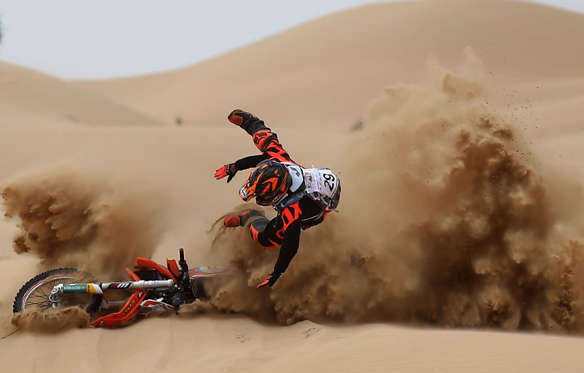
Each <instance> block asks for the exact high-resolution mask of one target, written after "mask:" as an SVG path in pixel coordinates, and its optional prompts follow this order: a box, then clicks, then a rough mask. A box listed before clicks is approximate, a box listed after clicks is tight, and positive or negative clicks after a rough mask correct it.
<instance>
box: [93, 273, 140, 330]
mask: <svg viewBox="0 0 584 373" xmlns="http://www.w3.org/2000/svg"><path fill="white" fill-rule="evenodd" d="M126 272H128V273H129V274H130V276H131V277H132V280H134V281H140V277H138V276H137V275H136V274H135V273H134V272H132V270H130V269H129V268H126ZM146 294H147V293H146V292H145V291H142V290H138V291H136V292H135V293H134V294H132V295H131V296H130V298H128V300H127V301H126V303H125V304H124V306H123V307H122V308H121V309H120V310H119V311H118V312H114V313H110V314H109V315H105V316H102V317H100V318H98V319H96V320H94V321H93V322H92V323H91V326H94V327H116V326H122V325H124V324H125V323H127V322H128V321H131V320H132V319H134V317H136V315H137V314H138V312H139V311H140V303H142V301H143V300H144V298H146Z"/></svg>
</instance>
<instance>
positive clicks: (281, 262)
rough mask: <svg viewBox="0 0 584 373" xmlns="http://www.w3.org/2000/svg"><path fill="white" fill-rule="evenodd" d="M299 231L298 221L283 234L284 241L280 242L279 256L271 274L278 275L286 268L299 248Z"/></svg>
mask: <svg viewBox="0 0 584 373" xmlns="http://www.w3.org/2000/svg"><path fill="white" fill-rule="evenodd" d="M300 231H301V230H300V221H299V220H296V221H295V222H293V223H291V224H290V226H289V227H288V229H286V231H285V232H284V240H283V241H282V247H280V255H279V256H278V260H277V261H276V265H275V266H274V272H273V274H278V275H280V274H282V273H284V272H285V271H286V269H287V268H288V265H289V264H290V262H291V261H292V258H294V256H295V255H296V253H297V252H298V247H299V246H300Z"/></svg>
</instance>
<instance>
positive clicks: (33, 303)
mask: <svg viewBox="0 0 584 373" xmlns="http://www.w3.org/2000/svg"><path fill="white" fill-rule="evenodd" d="M87 277H88V275H87V274H85V273H82V272H79V271H77V270H76V269H75V268H59V269H53V270H50V271H47V272H43V273H41V274H39V275H37V276H35V277H33V278H32V279H30V280H29V281H28V282H27V283H26V284H24V285H23V286H22V287H21V288H20V290H19V291H18V294H17V295H16V298H14V304H13V306H12V311H13V312H14V313H18V312H24V311H29V310H32V311H40V312H48V311H53V310H58V309H62V308H66V307H72V306H78V307H81V308H83V309H86V308H87V306H88V305H89V304H91V302H92V295H91V294H72V296H69V295H68V296H66V297H62V298H61V299H55V300H51V299H50V298H49V295H50V294H51V290H53V287H54V286H55V285H58V284H71V283H76V282H81V281H84V280H86V279H87Z"/></svg>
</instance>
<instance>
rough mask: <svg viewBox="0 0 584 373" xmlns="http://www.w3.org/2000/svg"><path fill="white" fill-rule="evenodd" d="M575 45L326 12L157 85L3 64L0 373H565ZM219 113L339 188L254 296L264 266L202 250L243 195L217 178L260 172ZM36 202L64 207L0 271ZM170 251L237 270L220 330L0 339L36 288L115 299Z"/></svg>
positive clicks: (565, 27)
mask: <svg viewBox="0 0 584 373" xmlns="http://www.w3.org/2000/svg"><path fill="white" fill-rule="evenodd" d="M581 35H584V16H583V15H582V14H577V13H571V12H567V11H562V10H558V9H554V8H549V7H544V6H539V5H534V4H528V3H523V2H516V1H498V0H494V1H493V0H491V1H479V0H472V1H468V0H465V1H462V0H434V1H420V2H406V3H388V4H376V5H370V6H365V7H360V8H356V9H350V10H346V11H343V12H339V13H335V14H331V15H328V16H325V17H322V18H319V19H316V20H314V21H310V22H307V23H305V24H302V25H299V26H297V27H295V28H293V29H290V30H287V31H284V32H282V33H280V34H277V35H274V36H271V37H269V38H267V39H265V40H262V41H260V42H257V43H254V44H251V45H248V46H244V47H242V48H240V49H237V50H234V51H231V52H229V53H226V54H224V55H221V56H218V57H216V58H213V59H210V60H207V61H204V62H201V63H198V64H196V65H193V66H190V67H186V68H183V69H179V70H175V71H170V72H164V73H158V74H153V75H146V76H139V77H132V78H125V79H116V80H110V81H72V82H67V81H62V80H59V79H57V78H53V77H50V76H46V75H43V74H41V73H38V72H35V71H31V70H28V69H24V68H21V67H18V66H14V65H9V64H5V63H2V64H0V96H1V98H2V99H1V100H0V108H1V112H2V113H3V114H2V118H0V124H1V130H0V131H2V136H0V145H1V148H2V149H5V151H4V153H3V155H4V156H3V158H2V160H0V172H1V173H0V175H1V181H0V183H1V186H2V188H3V190H6V189H5V188H7V187H8V188H11V189H12V190H13V191H16V192H17V195H19V196H22V198H21V200H19V202H18V203H16V202H14V201H15V200H14V199H13V200H11V201H13V202H14V203H13V204H12V205H10V204H8V205H6V206H5V211H9V212H11V213H12V214H13V215H14V216H15V217H14V218H12V219H9V218H6V219H5V221H3V222H2V224H0V237H1V238H2V239H3V242H4V245H3V246H2V248H1V249H0V273H1V275H0V276H1V279H2V286H0V322H1V323H2V325H1V328H0V330H1V331H2V333H3V334H2V335H3V336H6V337H5V338H3V339H1V340H0V361H1V362H2V365H3V369H4V370H6V371H22V372H29V371H30V372H32V371H35V372H37V371H38V372H44V371H47V372H48V371H56V370H59V369H62V370H66V371H75V372H108V371H114V370H116V371H121V372H125V371H134V370H136V369H140V370H146V371H155V370H156V371H158V370H160V369H172V370H174V371H179V372H183V371H185V372H186V371H192V370H193V369H206V370H210V371H240V372H247V371H254V372H257V371H274V370H278V371H283V372H287V371H324V372H327V371H331V372H332V371H379V372H388V371H395V372H427V371H436V372H458V371H469V370H472V371H475V372H483V371H484V372H487V371H489V372H490V371H495V370H497V371H509V372H549V371H562V372H572V371H574V372H576V371H581V366H582V363H583V362H584V359H583V358H582V357H581V354H579V349H581V347H583V343H582V339H581V335H582V332H583V331H584V328H583V326H584V318H583V317H582V315H583V314H584V313H583V312H581V310H582V309H584V307H582V303H583V302H582V300H581V299H580V296H579V294H580V293H581V291H580V289H581V285H582V284H583V283H584V281H582V266H581V263H580V260H579V253H580V252H582V248H581V242H584V237H583V236H584V227H583V225H584V214H582V213H581V212H580V211H581V209H580V207H581V204H582V202H583V201H584V198H583V192H582V186H581V180H582V176H583V175H584V167H582V162H581V160H582V159H583V157H584V150H583V148H582V146H581V144H582V143H583V141H584V131H583V130H584V127H583V122H582V119H581V112H582V107H583V104H584V49H582V48H580V47H579V46H580V44H581ZM384 89H385V90H384ZM235 107H242V108H244V109H248V110H250V111H254V112H255V113H256V114H257V115H259V116H260V117H262V118H263V119H265V120H266V122H267V123H268V125H269V126H271V127H272V128H273V129H274V130H275V131H276V132H277V133H278V135H279V137H280V139H281V140H282V142H283V143H284V145H285V147H286V148H287V149H288V150H289V151H290V153H291V154H292V155H293V157H294V158H295V159H296V160H297V161H299V162H301V163H303V164H305V165H312V164H315V165H318V166H321V165H322V166H330V167H333V168H334V169H335V170H339V172H340V174H341V177H342V180H343V199H342V202H341V206H340V212H339V213H338V214H336V216H334V217H332V218H331V220H329V221H326V222H325V223H324V224H323V225H322V226H319V227H317V228H315V229H314V230H311V231H308V232H306V234H305V235H303V241H302V243H301V249H300V252H299V255H298V256H297V258H295V260H294V261H293V263H292V265H291V267H290V269H289V271H288V272H287V273H286V275H285V276H283V277H282V279H281V280H280V283H279V284H278V286H276V287H275V288H273V289H272V290H268V291H265V292H262V291H259V290H256V289H254V288H253V285H254V284H255V283H256V282H257V281H258V280H260V279H261V278H262V277H263V276H264V275H265V274H266V273H267V272H268V271H269V270H270V267H271V266H272V263H273V260H274V253H268V254H264V253H263V252H261V251H260V250H261V249H259V248H257V247H255V246H253V245H251V244H249V242H247V241H245V240H246V239H247V236H246V234H245V232H242V231H237V232H228V233H227V234H226V235H224V236H222V237H220V238H219V239H218V241H219V243H218V244H217V245H216V246H215V247H214V248H211V243H212V241H213V238H214V235H215V233H214V232H209V228H210V227H211V225H212V224H213V222H214V221H215V220H216V219H217V218H218V217H219V216H221V215H222V214H224V213H225V212H227V211H229V210H230V209H232V208H233V207H235V206H237V205H238V204H239V203H240V201H239V199H238V197H237V194H236V189H237V188H238V186H239V184H240V183H241V182H242V181H243V179H244V176H245V175H244V174H245V173H242V174H238V175H237V177H236V179H235V180H234V182H232V183H230V184H226V183H224V182H223V181H221V182H217V181H215V180H214V179H213V178H212V174H213V171H214V170H215V169H216V168H217V167H219V166H221V165H222V164H224V163H227V162H231V161H234V160H235V159H237V158H239V157H242V156H244V155H249V154H254V153H255V152H256V150H255V148H254V147H253V145H252V144H251V141H250V139H249V138H248V137H247V135H245V133H243V132H242V131H240V130H238V129H237V128H235V127H233V126H232V125H230V124H229V123H227V121H226V120H225V117H226V115H227V113H228V112H229V111H230V110H232V109H233V108H235ZM177 118H180V119H181V120H182V123H181V124H180V125H179V124H178V123H177ZM485 118H489V120H491V123H492V124H493V126H492V127H489V128H484V127H480V125H481V123H483V122H482V120H483V119H485ZM357 121H364V123H365V127H364V129H362V130H354V126H355V123H356V122H357ZM352 128H353V130H352ZM506 131H511V133H512V137H511V138H509V137H506V135H504V134H505V133H507V132H506ZM462 133H468V134H469V140H467V141H466V142H465V141H462V142H461V141H457V139H459V140H460V138H461V137H460V136H461V134H462ZM502 134H503V135H502ZM487 148H488V149H489V150H484V149H487ZM481 149H482V150H481ZM493 149H494V151H493ZM501 149H502V150H501ZM479 150H481V151H483V150H484V152H483V153H480V154H481V156H477V157H475V156H473V154H478V153H476V152H479ZM461 164H462V165H464V167H463V166H461ZM473 165H474V166H473ZM497 165H507V166H505V167H503V166H501V168H497ZM467 166H470V167H467ZM493 167H495V168H493ZM501 169H504V170H505V171H504V172H503V171H497V170H501ZM453 175H454V176H453ZM457 175H458V176H457ZM481 175H482V176H481ZM492 175H496V177H497V178H499V180H501V179H502V180H505V182H504V186H501V185H500V184H497V183H496V182H493V184H492V180H493V179H492V178H490V177H489V176H492ZM526 175H528V176H526ZM483 176H484V177H483ZM469 180H473V181H474V182H469ZM493 185H496V186H495V187H493ZM47 196H50V197H52V198H54V201H57V202H58V204H60V206H64V208H63V209H61V210H59V211H60V212H58V213H54V210H52V211H53V213H54V216H53V221H52V223H47V221H46V220H44V219H43V218H42V217H41V218H38V219H37V220H34V219H36V218H35V217H34V216H33V217H31V216H27V217H26V218H25V220H24V223H25V224H22V223H21V226H25V229H27V232H29V233H30V232H31V230H33V229H41V230H43V232H45V233H46V236H44V237H46V238H47V240H46V241H43V242H41V243H40V244H32V243H30V248H31V252H30V253H26V254H21V255H17V254H16V253H15V251H14V250H13V248H12V240H13V238H14V236H15V235H16V234H18V229H19V228H18V226H17V225H18V224H19V219H18V218H17V216H18V214H19V213H22V212H23V211H26V209H27V208H30V206H31V205H33V204H35V203H37V204H39V203H40V205H41V206H45V205H43V203H41V202H42V201H46V197H47ZM39 201H41V202H39ZM493 201H495V202H493ZM10 206H11V207H10ZM45 208H46V209H47V211H51V207H50V206H45V207H42V208H41V210H42V211H45V210H43V209H45ZM85 209H89V211H91V213H89V214H86V215H83V214H81V216H82V217H79V215H75V214H70V215H68V214H67V213H68V212H72V211H84V210H85ZM27 219H28V220H27ZM498 221H504V223H503V224H500V223H497V222H498ZM27 222H28V223H31V224H30V225H28V226H27V225H26V223H27ZM55 222H57V223H55ZM33 223H34V224H33ZM51 224H52V225H51ZM26 227H28V228H26ZM31 227H33V228H31ZM501 227H502V228H501ZM93 229H95V231H96V232H97V233H96V234H87V232H88V231H89V232H93ZM25 233H26V232H25ZM53 239H57V240H56V241H55V240H53ZM55 242H56V243H55ZM242 242H246V243H245V244H241V243H242ZM570 245H572V246H570ZM179 247H185V249H186V252H187V259H189V261H190V262H191V263H192V264H195V263H196V264H225V263H226V262H227V263H229V261H231V260H234V259H238V258H249V260H248V261H247V262H246V263H247V264H246V267H245V270H246V271H247V272H246V273H245V275H243V276H242V277H241V278H240V282H239V283H237V284H232V286H231V287H230V288H226V289H222V290H221V291H220V292H219V294H218V298H217V299H216V300H215V301H214V305H215V307H216V308H217V309H218V310H217V311H213V312H211V313H203V314H189V313H184V314H181V315H180V316H169V317H165V318H150V319H147V320H141V321H139V322H138V323H136V324H133V325H130V326H128V327H126V328H122V329H117V330H103V329H76V328H73V329H68V330H63V331H61V332H57V333H55V332H52V333H37V332H31V331H25V330H15V328H14V327H13V326H12V325H11V324H10V322H9V320H10V318H11V306H12V300H13V297H14V295H15V294H16V292H17V290H18V288H19V287H20V286H21V285H22V284H23V283H24V282H25V281H26V280H27V279H28V278H30V277H32V276H34V274H35V273H37V272H39V271H40V270H42V269H44V268H47V267H48V266H58V265H63V264H67V265H71V264H73V265H79V266H82V267H83V266H85V267H91V268H94V269H95V270H96V271H98V272H100V273H102V275H103V276H107V277H116V276H120V277H121V278H125V277H123V273H120V270H121V269H123V268H122V267H123V266H124V265H129V264H130V263H131V261H132V258H133V257H134V256H135V255H148V256H152V257H153V258H154V259H156V260H160V261H163V260H164V259H166V258H167V257H175V256H176V253H177V252H176V250H177V249H178V248H179ZM254 250H256V251H254ZM40 258H44V262H43V263H41V259H40ZM469 258H470V259H469ZM558 258H559V259H558ZM567 274H568V275H567ZM458 275H460V276H463V277H462V278H457V277H456V276H458ZM464 276H466V277H464ZM566 279H567V280H566ZM566 282H567V284H566ZM525 284H527V285H525ZM526 287H528V288H529V290H526ZM561 299H563V300H564V302H563V303H562V302H560V300H561ZM25 353H26V355H25Z"/></svg>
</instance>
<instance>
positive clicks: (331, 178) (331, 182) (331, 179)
mask: <svg viewBox="0 0 584 373" xmlns="http://www.w3.org/2000/svg"><path fill="white" fill-rule="evenodd" d="M322 177H323V178H324V185H326V186H327V187H328V188H329V189H330V190H331V192H332V191H333V190H334V189H335V180H336V178H335V175H333V174H322Z"/></svg>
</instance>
